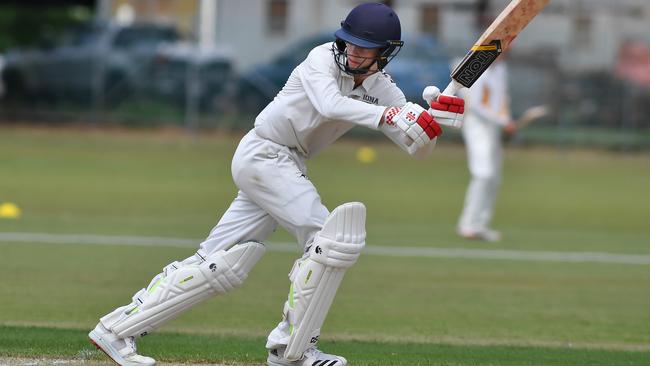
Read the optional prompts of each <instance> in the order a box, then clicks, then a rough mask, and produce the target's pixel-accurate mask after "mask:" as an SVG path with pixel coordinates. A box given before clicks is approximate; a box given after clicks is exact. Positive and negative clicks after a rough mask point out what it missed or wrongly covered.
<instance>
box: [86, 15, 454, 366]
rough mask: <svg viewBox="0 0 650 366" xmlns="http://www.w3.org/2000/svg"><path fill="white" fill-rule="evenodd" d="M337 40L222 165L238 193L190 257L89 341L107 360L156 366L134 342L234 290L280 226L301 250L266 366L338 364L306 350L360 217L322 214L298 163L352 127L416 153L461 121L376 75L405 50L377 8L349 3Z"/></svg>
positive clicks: (445, 101)
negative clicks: (442, 125)
mask: <svg viewBox="0 0 650 366" xmlns="http://www.w3.org/2000/svg"><path fill="white" fill-rule="evenodd" d="M335 38H336V40H335V41H334V42H332V43H326V44H323V45H320V46H317V47H316V48H314V49H313V50H312V51H311V52H310V53H309V55H308V56H307V58H306V59H305V60H304V61H303V62H302V63H301V64H300V65H298V66H297V67H296V68H295V69H294V70H293V72H292V73H291V76H289V79H288V80H287V82H286V84H285V86H284V88H283V89H282V90H281V91H280V92H279V93H278V95H277V96H276V97H275V99H274V100H273V101H272V102H271V103H270V104H269V105H268V106H267V107H266V108H265V109H264V110H263V111H262V112H260V114H259V115H258V116H257V118H256V119H255V124H254V128H253V129H252V130H251V131H250V132H248V134H246V136H244V137H243V139H242V140H241V142H240V143H239V146H238V147H237V150H236V151H235V154H234V157H233V160H232V176H233V179H234V181H235V184H236V185H237V187H238V189H239V192H238V194H237V197H236V198H235V199H234V201H233V202H232V204H231V205H230V207H229V208H228V209H227V210H226V212H225V213H224V214H223V216H222V217H221V219H220V220H219V222H218V223H217V225H216V226H215V227H214V228H213V229H212V231H211V232H210V234H209V235H208V237H207V238H206V239H205V240H204V241H203V242H202V243H201V244H200V246H199V249H198V251H197V252H196V253H195V254H193V255H192V256H190V257H188V258H186V259H183V260H180V261H176V262H172V263H170V264H169V265H167V266H166V267H165V268H163V270H162V272H161V273H159V274H158V275H156V276H155V277H154V278H153V279H152V280H151V282H150V283H149V285H147V286H146V287H145V288H143V289H141V290H140V291H138V292H136V293H135V294H134V295H133V297H132V299H131V301H130V302H129V303H128V304H126V305H124V306H122V307H119V308H117V309H115V310H113V311H111V312H109V313H108V314H106V315H104V316H103V317H101V319H100V320H99V323H98V324H97V326H96V327H95V328H94V329H93V330H92V331H91V332H90V333H89V337H90V340H91V341H92V342H93V343H94V344H95V345H96V346H97V347H98V348H99V349H101V350H102V351H104V352H105V353H106V354H107V355H108V356H109V357H110V358H111V359H113V360H114V361H115V362H116V363H117V364H119V365H122V366H152V365H154V364H155V363H156V361H155V360H154V359H153V358H150V357H146V356H142V355H139V354H138V353H137V350H136V344H135V340H136V339H137V337H141V336H144V335H146V334H148V333H149V332H151V331H152V330H154V329H156V328H157V327H159V326H160V325H162V324H164V323H166V322H167V321H169V320H170V319H172V318H175V317H176V316H178V315H180V314H182V313H183V312H185V311H187V310H188V309H190V308H192V307H193V306H194V305H196V304H198V303H199V302H202V301H203V300H206V299H208V298H211V297H213V296H216V295H223V294H226V293H228V292H230V291H232V290H234V289H235V288H237V287H239V286H241V284H242V283H243V282H244V280H245V279H246V277H247V275H248V273H249V272H250V271H251V269H252V268H253V266H255V264H256V263H257V261H258V260H259V259H260V258H261V257H262V255H263V254H264V251H265V248H264V244H262V242H263V241H264V240H266V238H267V237H268V236H269V235H270V234H271V233H272V232H273V231H274V229H275V228H276V227H277V226H278V225H281V226H282V227H284V228H285V229H286V230H287V231H289V232H290V233H291V234H293V235H294V236H295V238H296V240H297V242H298V244H299V245H300V247H301V248H302V249H303V253H304V254H303V255H302V257H301V258H299V259H297V260H296V262H295V264H294V265H293V268H292V269H291V271H290V274H289V279H290V282H291V285H290V287H289V295H288V299H287V301H286V302H285V303H284V308H283V317H282V320H281V321H280V323H279V324H278V325H277V326H276V327H275V329H273V330H272V331H271V332H270V334H269V336H268V339H267V342H266V348H267V351H268V358H267V363H268V365H269V366H314V365H319V366H344V365H347V361H346V359H345V358H344V357H342V356H337V355H332V354H327V353H324V352H321V351H320V350H318V349H317V348H316V345H317V342H318V338H319V336H320V329H321V326H322V325H323V322H324V321H325V317H326V315H327V313H328V311H329V308H330V306H331V304H332V301H333V299H334V296H335V295H336V292H337V289H338V287H339V284H340V283H341V280H342V279H343V276H344V274H345V272H346V271H347V270H348V269H349V268H350V267H352V266H353V265H354V264H355V263H356V261H357V259H358V257H359V255H360V254H361V251H362V249H363V247H364V246H365V237H366V231H365V218H366V209H365V206H364V205H363V204H361V203H359V202H352V203H345V204H342V205H341V206H338V207H336V208H335V209H334V210H333V211H331V212H330V211H329V210H328V209H327V208H326V207H325V206H324V205H323V204H322V203H321V200H320V196H319V194H318V191H317V190H316V187H315V186H314V184H313V183H312V182H311V181H310V180H309V178H308V177H307V168H306V162H307V160H309V159H310V158H311V157H313V156H315V155H316V154H318V153H319V152H321V151H322V150H323V149H325V148H326V147H328V146H329V145H330V144H332V143H333V142H334V141H336V140H337V139H338V138H339V137H341V136H342V135H343V134H345V133H346V132H347V131H349V130H350V129H351V128H352V127H354V126H364V127H367V128H370V129H374V130H381V131H382V132H383V133H384V134H385V135H387V136H388V137H389V138H390V139H391V140H392V141H393V142H395V143H396V144H397V145H398V146H400V147H401V148H402V149H403V150H405V151H406V152H408V153H409V154H411V155H414V156H418V157H420V156H425V155H427V154H428V153H430V152H431V150H432V148H433V146H434V144H435V141H436V138H437V136H439V135H440V134H441V133H442V130H441V128H440V126H439V125H438V122H443V121H444V122H453V121H455V120H456V121H460V120H461V119H462V115H463V111H464V107H463V104H464V102H463V100H462V99H461V98H457V97H449V96H439V94H440V93H439V92H437V93H434V94H433V96H432V97H430V99H431V100H428V101H427V102H428V103H429V104H431V103H432V102H434V103H433V105H434V106H435V108H434V107H432V108H430V109H428V110H426V109H423V108H422V107H420V106H419V105H417V104H415V103H407V102H406V100H405V97H404V94H403V93H402V92H401V91H400V89H399V88H398V87H397V86H396V85H395V84H394V83H393V81H392V80H391V78H390V76H388V75H387V74H386V73H385V72H384V71H383V69H384V68H385V67H386V65H387V64H388V63H389V62H390V61H391V60H392V59H393V57H395V55H396V54H397V53H398V52H399V50H400V49H401V47H402V46H403V42H402V41H401V27H400V21H399V18H398V17H397V14H395V12H394V11H393V10H392V9H391V8H389V7H388V6H386V5H383V4H378V3H369V4H362V5H359V6H357V7H355V8H354V9H352V11H351V12H350V13H349V14H348V16H347V18H346V19H345V20H344V21H343V22H341V28H340V29H339V30H337V31H336V33H335ZM333 173H335V172H333ZM342 178H343V177H342ZM414 204H416V203H415V202H414Z"/></svg>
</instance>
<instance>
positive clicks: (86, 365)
mask: <svg viewBox="0 0 650 366" xmlns="http://www.w3.org/2000/svg"><path fill="white" fill-rule="evenodd" d="M156 365H159V366H263V365H264V364H246V363H227V364H223V363H178V362H162V361H161V362H157V363H156ZM0 366H115V363H114V362H112V361H110V360H108V359H105V360H86V359H63V358H29V357H0Z"/></svg>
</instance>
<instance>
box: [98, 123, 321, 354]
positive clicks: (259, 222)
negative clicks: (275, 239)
mask: <svg viewBox="0 0 650 366" xmlns="http://www.w3.org/2000/svg"><path fill="white" fill-rule="evenodd" d="M306 174H307V171H306V167H305V161H304V158H303V157H302V156H301V155H300V154H299V153H298V152H297V151H296V150H295V149H290V148H288V147H286V146H283V145H279V144H276V143H274V142H271V141H269V140H266V139H263V138H260V137H258V136H257V134H256V133H255V131H254V130H252V131H250V132H249V133H248V134H247V135H246V136H244V138H243V139H242V140H241V142H240V143H239V146H238V147H237V151H236V152H235V156H234V157H233V160H232V175H233V178H234V180H235V184H237V187H238V188H239V193H238V195H237V197H236V198H235V200H234V201H233V202H232V203H231V204H230V207H229V208H228V209H227V210H226V212H225V213H224V214H223V216H222V217H221V220H219V222H218V223H217V225H216V226H215V227H214V228H213V229H212V230H211V232H210V234H209V235H208V237H207V239H205V240H204V241H203V242H202V243H201V244H200V247H201V249H202V250H203V251H205V253H203V255H205V254H210V253H212V252H215V251H218V250H221V249H224V250H226V249H228V248H230V247H231V246H233V245H234V244H237V243H240V242H245V241H250V240H257V241H264V240H266V239H267V237H268V236H269V235H270V234H271V233H272V232H273V231H274V230H275V228H276V227H277V225H278V224H280V225H282V226H283V227H284V228H285V229H286V230H288V231H289V232H290V233H291V234H293V235H294V236H295V237H296V239H297V240H298V244H299V245H301V246H302V248H303V249H304V247H305V245H306V244H308V243H311V241H313V239H314V237H315V235H316V233H318V231H320V230H321V228H322V227H323V224H324V223H325V219H326V218H327V216H328V215H329V211H328V210H327V208H326V207H325V206H324V205H323V204H322V203H321V200H320V196H319V194H318V192H317V191H316V187H314V185H313V184H312V183H311V181H310V180H309V179H308V178H307V175H306ZM195 255H196V254H195ZM195 255H194V256H195ZM194 256H191V257H189V258H188V259H189V260H191V259H192V258H193V257H194ZM301 256H302V255H301ZM289 270H290V268H287V273H288V272H289ZM133 301H134V303H133V305H138V304H136V303H135V301H136V300H135V298H134V300H133ZM127 306H129V305H127ZM124 308H125V307H122V308H117V309H115V310H114V311H113V312H111V313H109V314H108V315H107V316H105V317H104V318H102V319H107V317H109V316H111V315H112V314H115V312H118V311H120V310H121V309H124ZM288 329H289V324H288V322H287V321H285V320H283V321H282V322H280V324H278V326H277V327H276V329H275V330H273V331H272V332H271V335H270V336H269V342H270V343H269V344H272V345H278V346H280V345H284V344H286V343H287V340H288V338H289V335H290V334H289V333H288Z"/></svg>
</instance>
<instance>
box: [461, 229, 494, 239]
mask: <svg viewBox="0 0 650 366" xmlns="http://www.w3.org/2000/svg"><path fill="white" fill-rule="evenodd" d="M458 235H459V236H461V237H463V238H465V239H471V240H482V241H488V242H497V241H500V240H501V233H500V232H498V231H496V230H491V229H484V230H478V231H473V230H465V229H458Z"/></svg>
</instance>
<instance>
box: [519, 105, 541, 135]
mask: <svg viewBox="0 0 650 366" xmlns="http://www.w3.org/2000/svg"><path fill="white" fill-rule="evenodd" d="M549 112H550V111H549V108H548V107H547V106H546V105H538V106H535V107H530V108H528V109H526V111H524V113H523V114H522V115H521V117H519V118H517V119H516V120H515V124H516V125H517V129H521V128H523V127H526V126H528V125H529V124H531V123H533V122H535V121H536V120H538V119H540V118H542V117H545V116H547V115H548V114H549Z"/></svg>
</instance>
